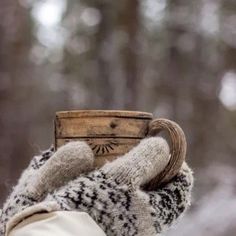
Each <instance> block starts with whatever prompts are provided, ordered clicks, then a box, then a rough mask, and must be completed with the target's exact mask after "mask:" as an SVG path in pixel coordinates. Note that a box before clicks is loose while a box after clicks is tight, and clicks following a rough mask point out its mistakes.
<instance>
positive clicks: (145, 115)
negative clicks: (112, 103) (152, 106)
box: [56, 110, 153, 120]
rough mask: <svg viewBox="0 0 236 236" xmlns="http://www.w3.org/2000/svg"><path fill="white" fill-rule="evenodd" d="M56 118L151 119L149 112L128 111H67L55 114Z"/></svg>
mask: <svg viewBox="0 0 236 236" xmlns="http://www.w3.org/2000/svg"><path fill="white" fill-rule="evenodd" d="M56 117H57V118H80V117H119V118H123V117H124V118H136V119H150V120H151V119H152V118H153V115H152V113H149V112H142V111H128V110H69V111H58V112H56Z"/></svg>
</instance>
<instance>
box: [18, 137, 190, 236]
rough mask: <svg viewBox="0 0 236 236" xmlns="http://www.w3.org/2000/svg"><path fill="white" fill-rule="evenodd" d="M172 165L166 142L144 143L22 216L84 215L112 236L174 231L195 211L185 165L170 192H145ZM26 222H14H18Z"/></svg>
mask: <svg viewBox="0 0 236 236" xmlns="http://www.w3.org/2000/svg"><path fill="white" fill-rule="evenodd" d="M168 160H169V148H168V145H167V143H166V141H164V140H163V139H161V138H148V139H144V140H143V141H141V143H140V144H139V145H138V146H137V147H135V148H134V149H132V150H131V151H130V152H129V153H127V154H125V155H124V156H123V157H120V158H118V159H116V160H115V161H113V162H111V163H108V164H106V165H105V166H104V167H102V168H101V169H99V170H95V171H93V172H91V173H89V174H86V175H83V176H80V177H78V178H76V179H75V180H72V181H70V182H68V183H67V184H66V185H65V186H63V187H60V188H59V189H58V190H55V191H54V192H53V193H51V194H48V195H47V196H46V198H45V199H44V200H43V201H42V202H41V203H39V204H38V205H37V206H34V207H30V208H28V209H26V211H25V212H23V216H27V215H30V214H33V213H36V212H40V211H48V212H49V211H55V210H67V211H82V212H87V213H88V214H89V215H90V216H91V217H92V218H93V219H94V220H95V221H96V222H97V223H98V225H99V226H100V227H101V228H102V229H103V230H104V232H105V233H106V234H107V235H109V236H118V235H119V236H120V235H123V236H131V235H133V236H146V235H147V236H154V235H156V234H157V233H161V232H162V231H164V230H165V229H167V228H169V227H170V226H171V225H172V224H173V222H174V221H175V220H176V219H177V218H178V217H179V216H181V215H182V214H183V212H184V211H185V210H186V209H187V207H188V206H189V205H190V196H191V189H192V185H193V177H192V172H191V170H190V169H189V167H188V166H187V164H186V163H184V164H183V166H182V168H181V170H180V172H179V173H178V175H177V176H176V177H174V178H173V179H172V181H171V182H170V183H168V184H166V185H165V186H163V187H161V188H157V189H156V190H155V191H145V190H144V189H143V188H142V186H143V185H145V184H146V183H147V182H149V181H150V180H151V179H152V178H153V177H154V176H155V175H156V174H157V173H159V172H161V171H162V170H163V168H164V167H165V166H166V164H167V163H168ZM21 218H22V215H21V216H20V215H18V216H15V219H14V220H13V221H14V222H15V223H16V222H17V221H19V220H20V219H21Z"/></svg>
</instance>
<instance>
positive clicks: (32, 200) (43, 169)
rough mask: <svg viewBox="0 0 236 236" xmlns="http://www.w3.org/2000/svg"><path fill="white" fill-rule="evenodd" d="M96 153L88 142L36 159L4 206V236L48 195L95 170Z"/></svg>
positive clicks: (0, 229) (1, 220) (1, 221)
mask: <svg viewBox="0 0 236 236" xmlns="http://www.w3.org/2000/svg"><path fill="white" fill-rule="evenodd" d="M93 163H94V157H93V152H92V151H91V149H90V148H89V146H88V145H87V144H86V143H85V142H72V143H68V144H67V145H65V146H63V147H61V148H59V149H58V150H57V152H55V153H54V150H53V149H52V148H51V149H50V150H48V151H46V152H44V153H43V154H42V155H40V156H36V157H34V158H33V159H32V161H31V162H30V164H29V167H28V168H27V169H26V170H25V171H24V172H23V173H22V175H21V177H20V179H19V181H18V184H17V185H16V186H15V187H14V189H13V191H12V193H11V195H10V196H9V198H8V199H7V201H6V203H5V204H4V206H3V209H2V212H1V217H0V236H2V235H3V233H4V232H5V225H6V222H7V221H8V220H9V219H10V218H11V217H12V216H13V215H15V214H16V213H18V212H21V211H22V210H24V209H25V208H27V207H29V206H31V205H34V204H36V203H38V202H39V201H40V200H42V199H43V198H44V197H45V194H46V193H50V192H52V191H53V190H54V189H56V188H58V187H60V186H62V185H64V184H65V183H66V182H68V181H69V180H71V179H73V178H75V177H77V176H78V175H79V174H81V173H83V172H88V171H90V170H91V169H92V168H93Z"/></svg>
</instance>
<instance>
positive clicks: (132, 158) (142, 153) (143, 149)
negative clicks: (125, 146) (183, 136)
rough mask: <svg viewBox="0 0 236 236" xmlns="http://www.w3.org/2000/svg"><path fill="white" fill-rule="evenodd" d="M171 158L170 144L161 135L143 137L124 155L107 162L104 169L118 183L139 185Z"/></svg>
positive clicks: (151, 176)
mask: <svg viewBox="0 0 236 236" xmlns="http://www.w3.org/2000/svg"><path fill="white" fill-rule="evenodd" d="M169 160H170V151H169V146H168V144H167V142H166V140H165V139H163V138H161V137H151V138H146V139H143V140H142V141H141V142H140V143H139V145H137V146H136V147H134V148H133V149H132V150H131V151H129V152H128V153H127V154H125V155H124V156H122V157H120V158H117V159H116V160H115V161H113V162H110V163H107V164H106V165H105V166H104V167H103V168H102V170H103V171H104V172H105V173H107V174H108V175H109V176H110V177H112V178H113V179H114V181H116V182H117V183H121V184H122V183H124V184H131V185H132V186H134V187H138V186H141V185H144V184H146V183H148V182H149V181H150V180H151V179H152V178H154V177H155V176H156V175H158V174H159V173H160V172H162V171H163V170H164V168H165V167H166V165H167V164H168V162H169Z"/></svg>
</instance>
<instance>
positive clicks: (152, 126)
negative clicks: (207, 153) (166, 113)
mask: <svg viewBox="0 0 236 236" xmlns="http://www.w3.org/2000/svg"><path fill="white" fill-rule="evenodd" d="M160 131H167V132H168V135H169V136H170V140H171V147H170V155H171V156H170V161H169V163H168V164H167V166H166V168H165V169H164V170H163V171H162V172H161V173H160V174H159V175H157V176H156V177H155V178H153V179H152V180H151V181H150V182H149V183H148V184H147V185H146V186H145V189H147V190H152V189H155V188H156V187H157V186H160V185H161V184H163V183H166V182H168V181H170V180H171V179H172V178H173V177H174V176H175V175H176V174H177V173H178V172H179V170H180V168H181V166H182V164H183V162H184V160H185V157H186V149H187V143H186V138H185V134H184V132H183V130H182V129H181V128H180V126H179V125H178V124H177V123H175V122H174V121H171V120H168V119H155V120H153V121H151V122H150V123H149V129H148V136H155V135H157V134H158V133H159V132H160Z"/></svg>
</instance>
